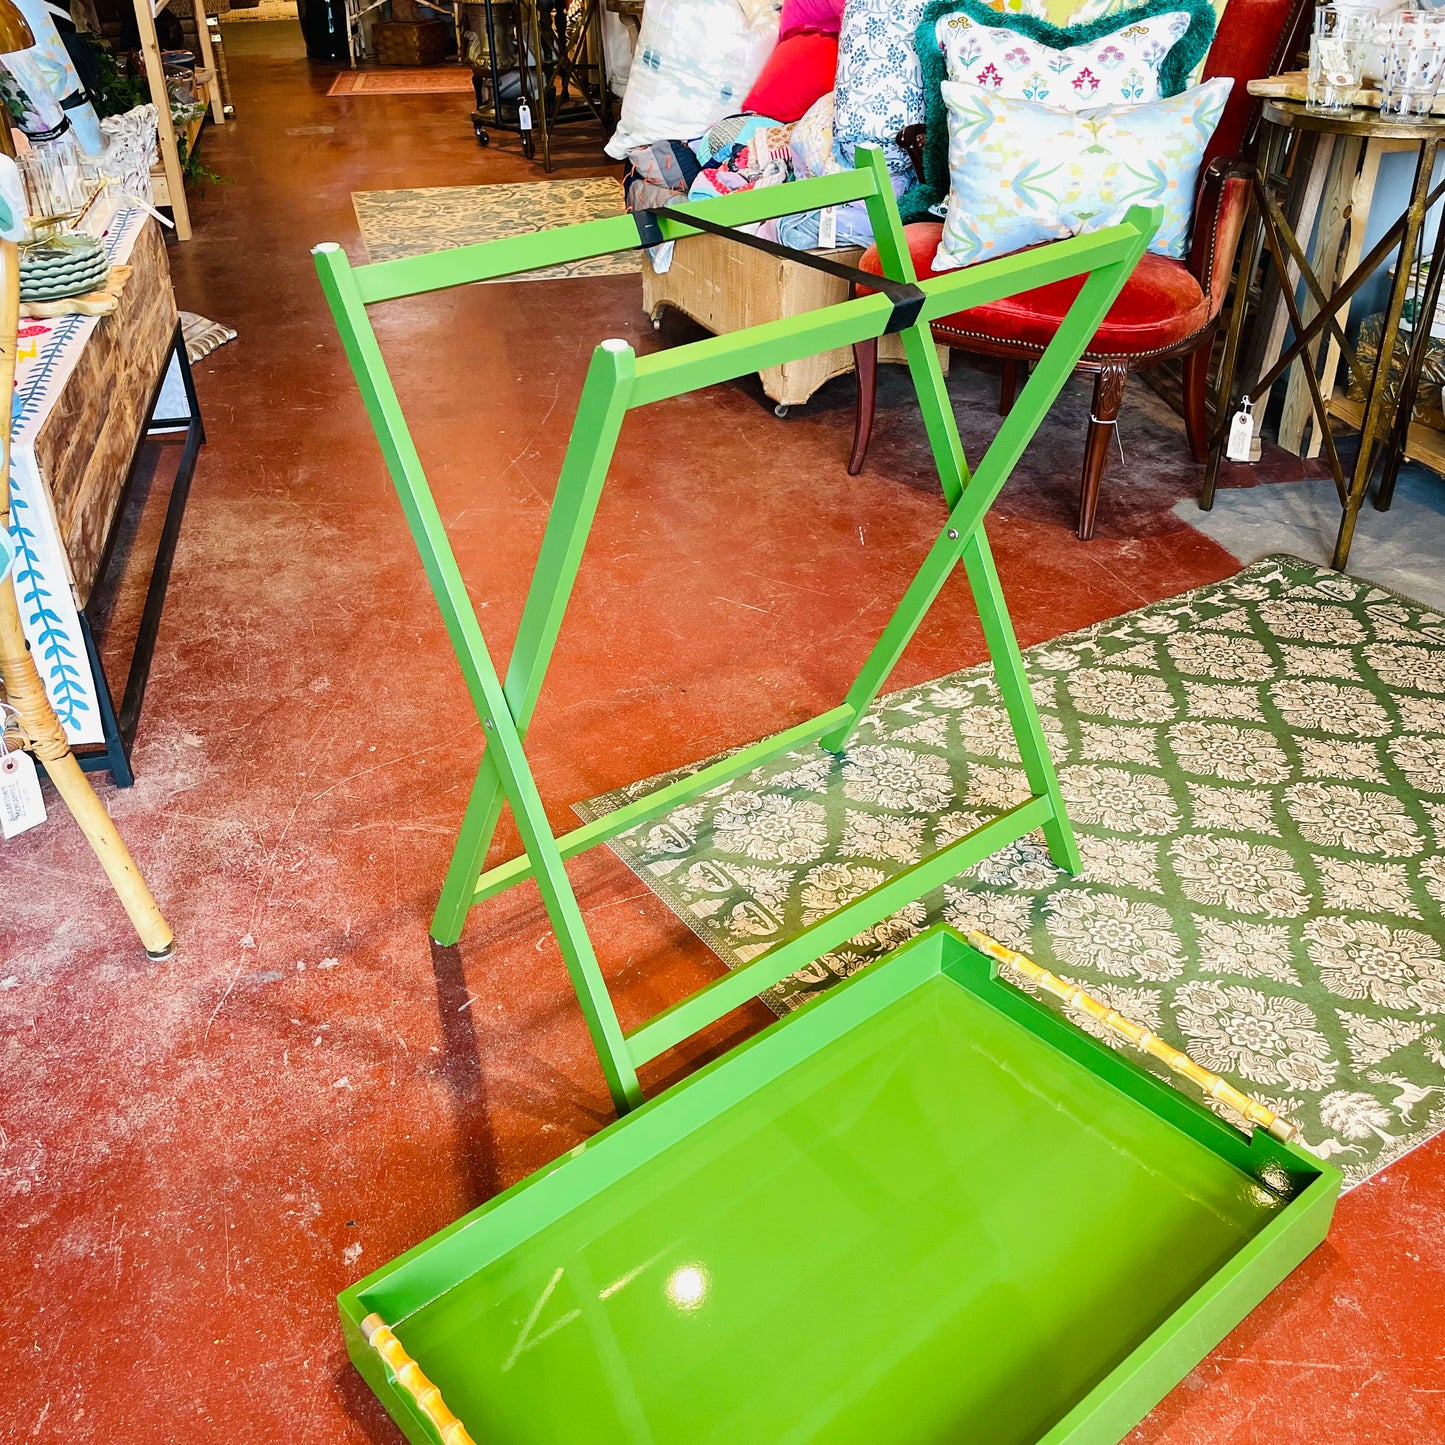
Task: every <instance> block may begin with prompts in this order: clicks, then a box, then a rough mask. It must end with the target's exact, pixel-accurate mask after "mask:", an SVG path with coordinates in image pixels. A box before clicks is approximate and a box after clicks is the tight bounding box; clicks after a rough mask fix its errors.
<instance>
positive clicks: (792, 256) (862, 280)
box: [632, 206, 925, 336]
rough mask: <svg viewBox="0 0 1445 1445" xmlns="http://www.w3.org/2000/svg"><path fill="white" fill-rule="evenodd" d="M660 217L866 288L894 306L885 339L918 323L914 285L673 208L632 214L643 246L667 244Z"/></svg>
mask: <svg viewBox="0 0 1445 1445" xmlns="http://www.w3.org/2000/svg"><path fill="white" fill-rule="evenodd" d="M661 216H666V217H667V219H668V220H669V221H676V222H677V223H678V224H679V225H681V226H692V227H694V228H695V229H696V230H699V231H706V232H708V234H709V235H713V236H722V237H723V238H724V239H725V240H728V241H737V242H738V243H739V244H740V245H743V246H751V247H752V248H753V249H754V250H755V251H765V252H766V253H767V254H768V255H769V256H776V257H778V259H779V260H782V261H792V262H794V263H795V264H797V265H799V266H811V267H812V269H813V270H815V271H826V272H827V273H828V275H830V276H836V277H838V279H839V280H840V281H847V282H848V283H849V285H851V286H866V287H867V288H868V289H869V290H870V291H877V292H878V293H880V294H881V295H883V296H886V297H887V298H888V299H889V300H890V301H891V302H892V303H893V314H892V315H891V316H890V317H889V318H888V325H887V326H885V327H884V328H883V334H884V335H885V336H887V335H891V334H892V333H893V332H896V331H906V330H907V329H908V328H909V327H910V326H912V325H913V323H914V322H915V321H917V320H918V313H919V312H920V311H921V310H922V309H923V302H924V300H925V297H924V294H923V292H922V291H921V290H920V289H919V288H918V287H917V286H916V285H914V284H913V283H912V282H911V281H894V280H891V279H890V278H889V277H887V276H875V275H874V274H873V272H872V271H860V270H859V269H858V267H856V266H845V265H844V264H843V263H842V262H841V261H833V260H830V259H829V258H828V257H826V256H816V255H814V254H813V252H811V251H795V250H794V249H793V248H792V247H791V246H780V245H778V243H777V242H776V241H765V240H763V238H762V237H761V236H754V235H752V234H751V233H750V232H748V231H739V230H737V229H736V228H735V227H733V226H720V225H718V224H717V223H716V222H715V221H704V220H702V219H701V218H700V217H698V216H689V215H686V214H685V213H684V212H682V211H674V210H673V209H672V208H671V207H670V206H664V207H662V208H661V209H659V210H654V211H633V213H632V219H633V220H634V221H635V222H636V223H637V234H638V235H639V236H640V237H641V238H642V245H643V246H661V245H663V244H664V243H665V242H666V240H667V237H666V236H664V235H663V234H662V227H661V226H659V225H658V218H659V217H661Z"/></svg>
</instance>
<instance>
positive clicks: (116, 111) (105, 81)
mask: <svg viewBox="0 0 1445 1445" xmlns="http://www.w3.org/2000/svg"><path fill="white" fill-rule="evenodd" d="M77 38H78V39H79V40H80V41H82V42H83V43H84V45H85V48H86V50H87V52H88V58H89V61H90V63H89V64H88V65H84V66H82V67H78V68H81V69H83V71H84V72H85V74H84V75H83V79H84V81H85V87H86V89H87V90H88V91H89V92H90V95H91V99H92V100H93V101H94V103H95V109H96V114H97V115H100V116H107V115H124V114H125V113H126V111H128V110H134V109H135V107H136V106H138V105H144V104H145V102H146V101H147V100H149V99H150V97H149V96H148V95H147V94H146V91H145V87H144V86H143V85H142V84H141V82H140V80H139V79H137V78H136V77H135V76H130V75H127V74H126V73H125V72H124V71H123V70H122V69H121V68H120V62H119V61H118V60H117V59H116V55H115V51H113V50H112V49H111V48H110V45H109V44H108V43H107V42H106V41H105V40H104V39H102V38H101V37H100V36H99V35H91V34H82V35H80V36H79V37H77Z"/></svg>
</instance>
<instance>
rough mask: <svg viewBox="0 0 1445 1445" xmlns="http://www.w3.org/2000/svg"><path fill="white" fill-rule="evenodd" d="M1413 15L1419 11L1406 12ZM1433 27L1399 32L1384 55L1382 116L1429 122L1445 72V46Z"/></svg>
mask: <svg viewBox="0 0 1445 1445" xmlns="http://www.w3.org/2000/svg"><path fill="white" fill-rule="evenodd" d="M1407 13H1409V14H1411V15H1414V14H1415V13H1416V12H1414V11H1410V12H1407ZM1441 38H1442V37H1440V36H1439V35H1438V32H1437V31H1436V30H1435V28H1434V27H1433V26H1422V25H1411V26H1404V27H1401V28H1399V29H1397V30H1396V31H1395V32H1394V34H1393V35H1392V36H1391V39H1390V48H1389V50H1388V51H1387V52H1386V54H1385V74H1384V78H1383V79H1382V80H1381V82H1380V114H1381V115H1382V116H1385V117H1388V118H1389V119H1391V120H1411V121H1425V120H1429V119H1430V116H1431V114H1432V113H1433V111H1434V108H1435V96H1436V93H1437V92H1438V91H1439V89H1440V76H1441V72H1442V70H1445V46H1442V45H1441V43H1440V39H1441Z"/></svg>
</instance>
